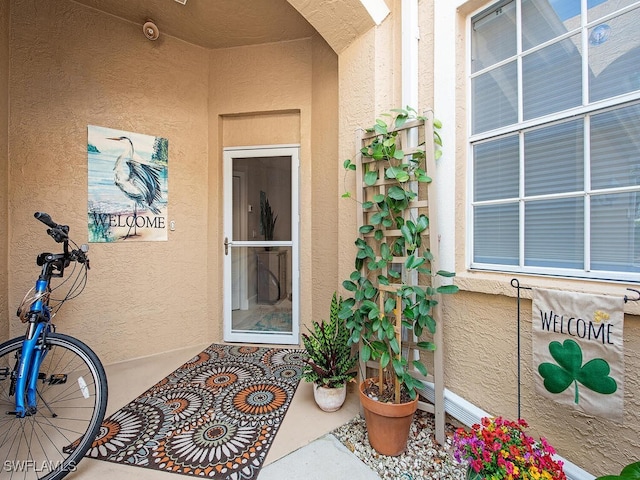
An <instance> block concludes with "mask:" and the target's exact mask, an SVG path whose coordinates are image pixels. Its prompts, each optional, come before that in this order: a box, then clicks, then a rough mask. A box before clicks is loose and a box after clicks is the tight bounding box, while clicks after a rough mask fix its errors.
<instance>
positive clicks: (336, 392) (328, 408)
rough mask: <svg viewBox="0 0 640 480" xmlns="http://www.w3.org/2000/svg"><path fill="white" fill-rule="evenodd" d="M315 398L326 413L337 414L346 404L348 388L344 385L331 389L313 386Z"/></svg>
mask: <svg viewBox="0 0 640 480" xmlns="http://www.w3.org/2000/svg"><path fill="white" fill-rule="evenodd" d="M313 398H314V399H315V401H316V403H317V404H318V406H319V407H320V409H321V410H324V411H325V412H335V411H336V410H338V409H339V408H340V407H341V406H342V404H343V403H344V400H345V398H347V386H346V385H343V386H341V387H338V388H329V387H324V386H321V385H317V384H315V383H314V384H313Z"/></svg>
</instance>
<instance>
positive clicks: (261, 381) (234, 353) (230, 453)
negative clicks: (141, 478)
mask: <svg viewBox="0 0 640 480" xmlns="http://www.w3.org/2000/svg"><path fill="white" fill-rule="evenodd" d="M302 352H303V351H302V350H293V349H278V348H264V347H262V348H260V347H249V346H235V345H217V344H213V345H211V346H210V347H208V348H207V349H206V350H204V351H203V352H202V353H200V354H199V355H197V356H195V357H193V358H192V359H191V360H189V361H188V362H187V363H185V364H184V365H182V366H181V367H180V368H178V369H177V370H176V371H175V372H173V373H172V374H170V375H169V376H168V377H166V378H164V379H163V380H161V381H160V382H158V383H157V384H155V385H154V386H153V387H151V388H150V389H149V390H147V391H146V392H144V393H143V394H142V395H140V396H139V397H138V398H136V399H135V400H133V401H132V402H131V403H129V404H128V405H126V406H124V407H123V408H121V409H120V410H118V411H117V412H115V413H114V414H113V415H111V416H110V417H109V418H107V419H106V420H105V421H104V422H103V423H102V428H101V430H100V435H99V436H98V438H97V439H96V441H95V442H94V443H93V445H92V447H91V449H90V450H89V452H87V456H88V457H90V458H96V459H100V460H106V461H110V462H117V463H124V464H129V465H136V466H139V467H146V468H152V469H156V470H162V471H166V472H174V473H180V474H186V475H194V476H201V477H209V478H215V479H225V480H226V479H229V480H250V479H255V478H257V476H258V472H259V471H260V468H261V467H262V464H263V462H264V459H265V457H266V456H267V452H268V450H269V447H270V446H271V444H272V442H273V439H274V437H275V435H276V432H277V431H278V428H279V427H280V424H281V422H282V420H283V418H284V415H285V413H286V411H287V408H288V407H289V404H290V403H291V399H292V397H293V394H294V393H295V391H296V388H297V386H298V383H299V381H300V375H301V372H302V367H303V365H304V363H303V361H302Z"/></svg>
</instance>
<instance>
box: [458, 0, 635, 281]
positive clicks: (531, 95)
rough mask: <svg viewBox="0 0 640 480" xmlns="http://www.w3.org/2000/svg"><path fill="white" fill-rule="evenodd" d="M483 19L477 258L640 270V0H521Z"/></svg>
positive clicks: (475, 187) (580, 271)
mask: <svg viewBox="0 0 640 480" xmlns="http://www.w3.org/2000/svg"><path fill="white" fill-rule="evenodd" d="M470 25H471V32H470V33H471V51H470V59H469V72H470V78H469V81H470V109H469V112H470V116H469V127H470V132H471V136H470V157H471V162H470V168H471V179H472V181H471V182H470V189H471V192H470V196H469V198H470V199H471V211H472V215H471V223H472V229H471V238H470V245H471V246H472V253H471V268H475V269H491V270H499V271H509V272H523V273H538V274H549V275H559V276H571V277H585V278H598V279H610V280H638V279H639V278H640V277H638V273H640V29H639V28H638V25H640V1H638V0H635V1H632V0H511V1H502V2H499V3H496V4H493V5H492V6H491V8H489V9H487V10H485V11H483V12H482V13H480V14H478V15H475V16H474V17H473V18H472V19H471V22H470Z"/></svg>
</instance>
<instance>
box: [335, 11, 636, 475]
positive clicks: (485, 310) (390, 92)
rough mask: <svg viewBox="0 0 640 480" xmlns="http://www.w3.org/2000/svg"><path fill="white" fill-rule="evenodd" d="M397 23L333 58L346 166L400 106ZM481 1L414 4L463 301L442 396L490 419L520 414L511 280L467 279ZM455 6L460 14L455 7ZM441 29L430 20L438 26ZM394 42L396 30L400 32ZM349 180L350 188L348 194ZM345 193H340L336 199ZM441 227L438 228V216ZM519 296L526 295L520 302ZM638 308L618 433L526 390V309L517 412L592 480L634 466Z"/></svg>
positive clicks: (451, 323)
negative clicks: (468, 20)
mask: <svg viewBox="0 0 640 480" xmlns="http://www.w3.org/2000/svg"><path fill="white" fill-rule="evenodd" d="M387 3H388V5H390V6H392V7H393V8H392V10H393V11H392V15H391V16H390V17H389V18H388V19H387V20H385V21H384V22H383V24H382V25H381V26H379V27H377V28H375V29H373V30H371V31H369V32H367V33H365V34H364V35H362V36H360V37H359V38H358V39H357V40H356V41H354V42H353V43H351V45H349V47H347V48H346V49H345V50H344V51H342V52H341V54H340V57H339V72H340V106H341V110H340V137H339V138H340V157H341V158H342V159H344V158H353V156H354V155H355V151H356V147H355V145H354V132H355V130H356V129H357V128H358V127H360V126H367V125H369V124H371V123H372V121H373V120H374V119H375V116H376V115H379V114H380V113H382V112H384V111H386V110H388V108H391V107H395V106H397V105H393V103H392V102H390V101H389V99H393V98H398V92H397V91H396V90H397V88H398V87H397V83H396V82H395V81H394V78H392V77H390V76H389V75H388V69H389V66H390V65H396V62H397V59H394V58H391V57H392V56H393V55H397V54H398V52H397V42H398V40H397V38H396V39H395V40H394V39H393V38H392V36H391V34H392V32H393V30H394V28H397V27H396V25H397V20H394V19H393V18H394V16H397V15H398V7H399V5H398V3H399V2H387ZM486 3H487V2H486V1H483V2H481V1H479V0H473V1H471V2H464V1H462V0H459V1H456V2H451V1H449V0H442V1H436V2H419V11H420V50H419V56H420V67H419V69H420V70H419V73H420V87H419V89H420V92H419V97H420V105H419V108H428V107H430V106H431V105H429V102H430V100H431V99H433V106H434V111H435V115H436V117H437V118H440V119H441V120H443V122H444V129H443V132H442V133H443V137H444V139H445V146H444V155H443V157H442V159H441V160H440V161H439V165H438V177H437V180H438V182H439V187H440V195H441V197H442V198H439V200H438V202H437V205H438V208H439V215H440V219H441V221H440V227H441V232H440V233H441V237H440V254H441V257H440V258H441V260H442V261H443V262H444V264H443V267H444V268H447V269H452V270H453V269H455V271H456V272H457V275H458V276H457V278H456V283H457V284H458V285H460V287H461V289H462V291H461V292H460V293H459V294H457V295H453V296H446V297H444V298H443V302H442V303H443V305H442V307H443V308H442V311H443V315H444V316H443V321H442V323H441V324H440V328H443V329H444V338H445V346H444V354H445V379H446V387H447V388H448V389H450V390H452V391H453V392H454V393H457V394H458V395H460V396H462V397H463V398H464V399H466V400H468V401H470V402H471V403H473V404H475V405H476V406H478V407H480V408H481V409H483V410H485V411H487V412H488V413H489V414H492V415H504V416H506V417H509V418H515V417H516V416H517V369H518V363H517V348H516V345H517V340H516V332H517V323H516V298H515V295H516V291H515V289H513V288H512V287H511V285H510V281H511V278H513V275H506V274H482V273H478V272H470V271H468V270H467V269H466V259H465V253H466V250H465V248H466V234H467V232H466V231H465V225H466V220H465V212H466V182H467V178H466V169H467V143H466V138H467V132H466V130H465V125H466V78H465V51H466V45H467V44H466V38H465V29H466V26H465V17H464V15H465V14H466V13H468V12H469V11H471V10H472V9H476V8H480V7H481V6H482V5H483V4H486ZM458 7H460V8H458ZM435 19H437V22H436V21H435ZM396 34H398V32H396ZM353 188H354V184H353V181H352V179H351V180H348V181H347V185H346V189H347V190H351V191H353ZM341 190H342V189H341ZM338 211H339V219H340V220H339V221H340V228H339V232H338V238H339V240H340V246H339V258H340V267H339V278H341V279H343V278H346V276H348V274H349V272H350V271H351V270H352V268H353V257H354V247H353V240H354V238H355V235H356V222H355V204H354V202H352V201H350V200H341V201H340V202H339V203H338ZM443 217H444V218H443ZM519 278H520V281H521V282H522V283H523V285H526V286H540V287H547V288H559V289H567V290H576V291H585V292H593V293H606V294H611V295H618V296H622V295H624V294H625V293H626V292H625V287H626V286H627V285H621V284H614V283H604V282H585V281H576V280H574V281H570V280H567V279H556V280H554V279H542V278H539V277H526V276H520V277H519ZM525 296H526V292H525ZM639 307H640V306H639V305H637V304H632V303H629V304H627V305H626V312H627V315H626V316H625V342H624V348H625V363H626V378H625V381H626V385H625V419H624V423H623V424H622V425H620V424H616V423H614V422H611V421H606V420H602V419H600V418H592V417H588V416H585V415H580V414H576V413H574V412H573V411H572V410H570V409H568V408H565V407H562V406H560V405H556V404H554V403H550V402H548V401H546V400H543V399H542V398H541V397H540V396H538V395H537V394H536V393H535V391H534V389H533V383H532V379H533V377H532V371H531V370H532V367H531V333H530V332H531V301H530V300H529V299H527V298H525V299H523V301H522V311H521V322H522V323H521V345H522V351H521V354H522V359H521V369H522V370H521V374H522V390H521V399H522V405H521V414H522V416H523V417H524V418H525V419H526V420H527V421H528V422H529V423H530V424H531V433H532V434H534V435H536V436H540V435H543V436H545V437H547V438H548V439H549V441H550V442H551V443H552V445H554V446H555V447H556V448H557V450H558V451H559V454H560V455H562V456H564V457H565V458H566V459H568V460H569V461H571V462H573V463H575V464H577V465H578V466H579V467H581V468H582V469H584V470H586V471H587V472H590V473H592V474H595V475H602V474H605V473H617V472H619V471H620V469H621V468H622V466H623V465H625V464H627V463H630V462H632V461H636V460H637V459H638V458H640V442H639V441H638V438H640V421H639V419H638V415H637V412H638V411H639V409H638V403H639V402H640V400H639V399H638V394H637V391H638V378H640V369H639V368H638V362H637V359H638V352H639V351H640V323H639V320H640V318H639V317H638V314H639V313H640V312H639V311H638V308H639Z"/></svg>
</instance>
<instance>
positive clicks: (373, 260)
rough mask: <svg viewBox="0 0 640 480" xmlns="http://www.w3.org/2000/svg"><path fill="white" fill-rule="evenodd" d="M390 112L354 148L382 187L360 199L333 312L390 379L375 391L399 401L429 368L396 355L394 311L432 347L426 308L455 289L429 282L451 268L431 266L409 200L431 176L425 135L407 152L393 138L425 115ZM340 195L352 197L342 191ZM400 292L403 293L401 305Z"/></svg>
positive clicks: (423, 220)
mask: <svg viewBox="0 0 640 480" xmlns="http://www.w3.org/2000/svg"><path fill="white" fill-rule="evenodd" d="M392 112H393V113H392V114H385V115H384V116H385V117H390V120H389V119H387V120H385V119H380V118H379V119H377V120H376V123H375V125H373V126H372V127H371V128H370V129H367V130H366V131H367V132H368V133H369V134H371V135H372V139H371V141H370V142H369V143H368V144H367V145H366V146H364V147H362V149H361V150H360V153H361V154H362V156H363V157H365V158H368V159H372V160H373V162H369V163H366V164H365V170H364V171H363V173H364V175H363V178H364V183H365V185H367V186H369V187H371V186H374V185H376V184H377V183H378V184H380V183H384V184H385V186H386V188H385V189H384V193H377V194H376V195H374V196H373V197H372V198H371V199H365V200H364V201H363V203H362V205H361V206H362V209H363V210H364V212H365V217H364V218H365V223H364V224H363V225H360V226H359V233H360V235H359V237H358V238H357V239H356V241H355V245H356V248H357V252H356V258H355V269H354V270H353V272H352V273H351V275H350V276H349V279H348V280H345V281H344V282H343V283H342V285H343V287H344V288H345V289H346V290H347V291H348V292H350V294H351V295H352V296H351V297H347V298H345V299H344V300H343V304H342V308H341V310H340V313H339V316H340V318H342V319H344V320H345V321H346V325H347V328H348V329H349V331H350V337H349V343H350V344H351V345H354V344H360V358H361V360H362V361H363V362H367V361H369V360H374V361H377V362H378V363H379V370H380V373H381V375H380V380H379V382H378V383H384V384H392V385H388V386H389V387H390V388H386V386H385V385H378V390H379V392H380V393H382V392H383V390H385V389H386V390H387V391H393V392H394V393H393V394H392V398H389V400H390V401H392V402H393V403H400V402H401V393H400V392H401V389H403V390H405V391H406V392H407V393H408V395H409V397H410V398H411V399H414V398H415V397H416V394H417V393H416V390H418V389H421V388H422V387H423V384H422V382H421V381H420V380H419V379H418V378H416V377H414V376H413V375H412V373H411V372H412V371H413V370H415V371H417V372H419V373H420V374H422V375H427V368H426V366H425V365H424V363H422V361H421V360H409V359H408V358H407V357H406V356H403V355H402V347H401V341H400V336H399V334H398V330H399V329H398V328H397V326H396V325H395V323H396V320H395V319H396V318H397V313H398V312H401V316H400V318H401V323H402V326H403V327H404V328H405V330H406V331H408V333H409V334H411V333H414V334H415V335H416V337H418V340H419V341H418V342H417V344H416V346H417V347H418V348H419V349H423V350H434V349H435V348H436V347H435V344H434V343H433V342H431V341H428V340H420V337H422V335H423V333H427V332H428V333H429V334H431V335H433V334H434V333H435V332H436V320H435V319H434V317H433V315H432V313H433V310H434V307H435V306H436V305H437V304H438V297H439V295H440V294H451V293H455V292H457V291H458V287H457V286H455V285H452V284H448V285H439V286H434V285H437V284H438V283H439V282H436V281H435V277H441V278H451V277H454V276H455V274H454V273H453V272H448V271H444V270H439V271H436V272H433V271H432V269H431V263H432V261H433V260H434V257H433V252H431V251H430V250H429V249H428V248H427V245H426V243H427V242H423V240H424V237H425V235H427V234H428V230H429V218H428V216H427V215H425V214H424V213H420V212H419V209H418V208H416V207H415V205H413V204H412V201H413V200H414V199H416V198H417V196H418V189H419V188H420V185H421V184H428V183H431V182H432V178H431V177H430V176H429V175H428V172H427V171H426V167H425V160H426V155H425V150H424V142H423V143H422V144H421V145H418V148H417V149H414V152H415V153H413V154H412V155H405V152H404V151H403V150H402V146H401V145H399V142H398V134H399V132H398V129H400V128H401V127H403V126H404V125H405V124H406V123H407V122H409V121H424V120H425V117H423V116H420V115H418V114H417V112H416V111H415V110H414V109H412V108H410V107H407V108H406V109H394V110H392ZM433 126H434V128H433V140H434V150H435V151H434V153H433V154H434V155H435V158H436V159H438V158H440V157H441V155H442V150H441V147H442V140H441V137H440V135H439V133H438V131H437V130H438V129H439V128H441V123H440V122H439V121H434V122H433ZM427 135H429V132H427ZM343 166H344V168H345V170H346V172H345V176H346V174H347V173H348V172H350V171H355V170H356V164H355V163H354V162H352V161H351V160H350V159H348V160H345V161H344V164H343ZM429 173H430V172H429ZM342 196H343V197H345V198H352V195H351V193H350V192H348V191H347V192H345V193H344V194H343V195H342ZM430 213H433V212H430ZM393 231H395V232H398V233H395V234H394V233H393ZM387 234H389V236H388V238H389V240H388V241H387ZM399 263H401V264H402V265H403V268H402V270H404V276H403V275H402V273H401V272H400V271H398V268H397V265H398V264H399ZM394 266H396V268H394ZM411 272H417V274H418V279H420V280H424V282H423V283H424V284H423V285H415V284H412V283H410V282H408V281H404V280H403V278H404V279H408V278H412V277H413V278H415V275H413V276H412V274H411ZM398 298H401V305H399V304H398Z"/></svg>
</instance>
